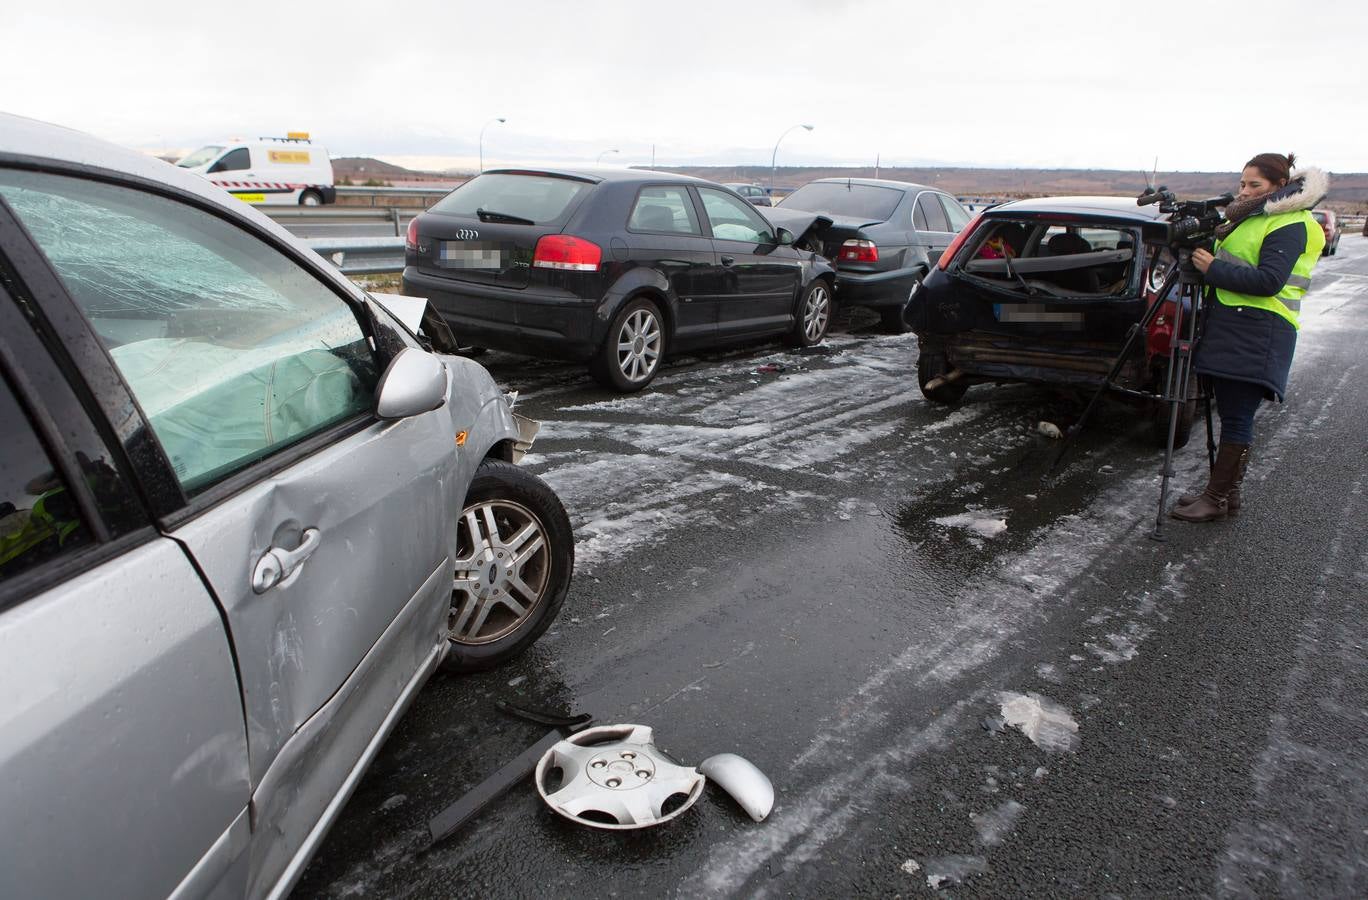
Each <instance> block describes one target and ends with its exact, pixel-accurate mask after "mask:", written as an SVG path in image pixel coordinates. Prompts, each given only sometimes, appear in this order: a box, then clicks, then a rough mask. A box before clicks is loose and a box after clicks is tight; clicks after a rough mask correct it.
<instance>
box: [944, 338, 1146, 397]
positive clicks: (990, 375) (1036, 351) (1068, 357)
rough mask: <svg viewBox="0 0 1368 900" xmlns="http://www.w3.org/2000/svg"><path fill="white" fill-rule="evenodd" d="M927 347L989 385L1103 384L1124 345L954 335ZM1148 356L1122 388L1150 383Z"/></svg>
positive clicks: (1129, 371) (1132, 367)
mask: <svg viewBox="0 0 1368 900" xmlns="http://www.w3.org/2000/svg"><path fill="white" fill-rule="evenodd" d="M925 340H926V343H928V344H930V343H934V344H935V345H936V346H937V347H942V348H944V351H945V358H946V362H947V363H949V365H950V368H952V369H960V370H961V371H963V372H964V373H965V374H966V375H968V376H971V377H974V378H979V379H983V380H987V381H1031V382H1037V383H1041V384H1061V385H1085V386H1088V385H1090V386H1094V387H1095V386H1097V385H1099V384H1101V383H1102V380H1103V378H1105V377H1106V374H1107V373H1108V372H1109V371H1111V367H1112V364H1113V363H1114V362H1115V361H1116V356H1117V354H1118V353H1120V351H1121V346H1120V345H1119V344H1117V345H1113V344H1110V343H1097V342H1082V341H1080V342H1077V343H1070V344H1062V345H1061V344H1049V343H1046V342H1042V341H1039V340H1030V339H1025V340H1023V339H1015V338H1011V337H1006V336H1003V335H996V334H988V333H986V332H981V331H966V332H961V333H959V334H956V335H953V336H950V337H934V338H933V337H930V336H928V337H927V338H926V339H925ZM1147 374H1148V373H1147V371H1146V364H1145V361H1144V359H1143V355H1137V356H1136V357H1134V358H1132V359H1131V360H1130V361H1128V362H1127V363H1126V365H1125V366H1123V367H1122V369H1121V371H1120V372H1119V373H1118V374H1117V383H1118V384H1119V385H1120V386H1122V387H1127V388H1132V389H1140V388H1142V387H1144V386H1145V384H1146V382H1147V381H1148V379H1147V377H1146V376H1147Z"/></svg>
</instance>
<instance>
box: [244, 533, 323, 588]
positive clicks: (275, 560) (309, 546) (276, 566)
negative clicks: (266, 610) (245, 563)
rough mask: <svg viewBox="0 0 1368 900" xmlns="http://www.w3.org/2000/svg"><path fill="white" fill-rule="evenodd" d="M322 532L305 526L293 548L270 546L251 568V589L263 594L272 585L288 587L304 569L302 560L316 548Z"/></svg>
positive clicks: (272, 586) (321, 537)
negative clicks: (297, 544) (296, 544)
mask: <svg viewBox="0 0 1368 900" xmlns="http://www.w3.org/2000/svg"><path fill="white" fill-rule="evenodd" d="M322 539H323V534H322V532H320V531H319V530H318V529H317V528H306V529H304V534H303V535H301V536H300V541H299V546H298V547H296V548H294V549H293V550H283V549H281V548H280V547H272V548H271V549H269V550H267V551H266V553H265V554H264V555H263V556H262V557H261V559H259V560H257V564H256V568H254V569H253V570H252V590H253V591H254V592H256V593H258V594H264V593H266V592H267V591H269V590H270V589H271V588H274V587H289V586H290V584H292V583H293V582H294V580H295V579H296V578H298V577H299V573H300V572H302V571H304V561H305V560H307V559H308V558H309V557H310V556H312V555H313V552H314V551H315V550H317V549H318V545H319V543H320V542H321V541H322Z"/></svg>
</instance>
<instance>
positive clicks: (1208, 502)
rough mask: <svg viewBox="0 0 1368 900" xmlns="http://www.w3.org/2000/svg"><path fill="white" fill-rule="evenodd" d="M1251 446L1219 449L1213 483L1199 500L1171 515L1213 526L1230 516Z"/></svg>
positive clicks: (1179, 507)
mask: <svg viewBox="0 0 1368 900" xmlns="http://www.w3.org/2000/svg"><path fill="white" fill-rule="evenodd" d="M1248 460H1249V445H1248V444H1226V443H1222V444H1221V445H1220V446H1219V447H1217V448H1216V463H1215V464H1214V465H1213V466H1212V467H1211V479H1210V480H1209V481H1208V482H1207V486H1206V490H1204V491H1202V493H1200V494H1198V495H1197V499H1196V500H1194V501H1193V502H1191V503H1188V504H1186V505H1182V506H1174V507H1173V511H1172V512H1170V513H1169V515H1171V516H1173V518H1175V519H1179V520H1181V521H1184V522H1213V521H1215V520H1217V519H1224V518H1225V517H1226V516H1227V515H1229V514H1230V492H1231V491H1232V490H1233V489H1234V488H1235V486H1236V485H1237V484H1239V482H1240V480H1241V479H1242V478H1243V475H1244V468H1245V466H1246V465H1248Z"/></svg>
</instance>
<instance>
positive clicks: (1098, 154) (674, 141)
mask: <svg viewBox="0 0 1368 900" xmlns="http://www.w3.org/2000/svg"><path fill="white" fill-rule="evenodd" d="M6 7H7V8H6V10H5V12H4V13H3V28H4V32H5V34H6V37H7V40H6V41H5V59H4V62H3V66H2V68H3V74H0V110H4V111H6V112H13V113H19V114H22V115H27V116H33V117H35V118H39V119H44V120H47V121H52V122H57V123H60V124H63V125H68V126H71V127H74V128H78V129H81V130H84V131H89V132H93V133H94V134H97V135H99V136H101V137H104V138H107V139H110V140H113V141H117V142H119V143H122V144H126V145H128V146H132V147H137V148H141V149H147V150H160V149H162V148H167V149H179V150H188V149H191V148H193V147H196V146H199V145H200V144H204V143H210V142H217V141H222V140H223V139H225V138H228V137H232V136H256V135H268V134H283V133H284V132H285V131H287V130H307V131H310V132H311V133H312V134H313V135H314V137H315V139H316V140H318V141H319V142H321V143H323V144H324V145H325V146H327V148H328V149H329V151H330V152H331V153H332V155H333V156H378V157H382V158H385V159H389V160H392V161H395V162H399V163H401V164H409V165H428V166H441V167H445V166H452V165H464V166H470V167H473V166H474V165H475V162H476V156H477V153H478V143H477V142H478V137H479V134H480V130H481V127H482V126H484V125H485V124H486V123H487V122H489V120H490V119H492V118H494V117H496V116H502V117H504V118H506V119H507V122H506V123H504V124H498V123H494V124H490V125H489V126H488V128H487V129H486V130H485V134H484V156H485V162H486V164H487V165H490V164H501V163H512V162H533V161H535V162H581V163H583V162H585V161H593V160H595V159H596V158H597V157H598V156H599V154H600V153H602V152H603V151H607V150H617V151H619V152H617V153H615V154H613V153H610V154H606V156H605V158H604V162H605V163H613V164H620V165H638V164H646V163H649V162H650V161H651V153H652V145H654V148H655V159H656V161H657V162H658V163H659V164H661V165H689V164H760V165H769V163H770V157H771V153H772V152H773V151H774V146H775V142H776V140H778V139H779V137H780V135H781V134H783V133H784V132H785V131H786V130H787V129H788V128H789V127H790V126H793V125H796V124H800V123H805V124H811V125H813V126H815V128H814V130H813V131H811V132H807V131H804V130H802V129H798V130H796V131H793V132H792V133H790V134H788V135H787V136H786V137H784V139H783V142H782V145H781V146H780V148H779V151H778V156H779V163H780V165H785V164H787V165H823V164H828V165H873V163H874V160H875V157H876V155H878V156H879V157H881V159H882V161H883V164H884V165H899V164H902V165H920V164H944V165H988V166H1032V167H1036V166H1039V167H1050V168H1061V167H1075V166H1077V167H1095V168H1115V169H1137V170H1138V169H1149V168H1150V167H1151V166H1152V165H1153V164H1154V160H1155V157H1156V156H1157V157H1158V160H1159V167H1160V169H1161V170H1162V171H1178V170H1198V169H1200V170H1218V171H1232V170H1236V169H1238V168H1239V166H1240V165H1241V164H1242V163H1243V162H1244V161H1245V160H1246V159H1248V158H1249V157H1250V156H1252V155H1254V154H1255V153H1259V152H1263V151H1278V152H1286V151H1289V150H1291V151H1295V152H1296V153H1297V154H1298V156H1299V157H1300V158H1301V159H1303V160H1305V161H1306V162H1307V163H1309V164H1315V165H1320V166H1322V167H1324V168H1327V169H1331V170H1335V171H1341V172H1348V171H1358V172H1362V171H1368V72H1366V71H1365V65H1364V60H1365V58H1366V57H1368V2H1363V0H1322V2H1315V3H1300V4H1297V3H1289V2H1286V0H1283V2H1266V0H1246V2H1244V3H1241V4H1238V5H1237V4H1233V3H1212V2H1206V0H1185V2H1170V0H1155V2H1150V3H1124V2H1115V0H1112V2H1106V0H1104V2H1098V0H1087V2H1073V0H1047V2H1026V0H1014V2H1010V3H1008V2H998V0H977V2H973V0H970V2H954V0H952V2H943V3H933V4H928V3H913V2H910V0H904V2H883V0H868V2H866V0H797V2H788V3H778V2H776V3H772V4H765V3H754V2H744V0H731V2H714V0H691V2H683V3H677V4H665V3H655V2H652V0H637V2H631V3H629V2H606V0H602V2H601V0H563V2H543V0H504V2H495V0H481V2H477V3H471V2H464V0H446V2H426V0H404V2H394V3H377V2H367V3H357V4H352V3H346V2H338V3H320V2H316V0H315V2H309V3H302V2H294V3H291V2H281V0H274V2H256V0H237V2H233V3H195V2H187V0H177V2H174V3H168V2H160V0H127V2H109V0H95V2H87V0H64V2H61V3H53V4H50V5H49V4H44V3H39V2H33V0H10V2H7V4H6Z"/></svg>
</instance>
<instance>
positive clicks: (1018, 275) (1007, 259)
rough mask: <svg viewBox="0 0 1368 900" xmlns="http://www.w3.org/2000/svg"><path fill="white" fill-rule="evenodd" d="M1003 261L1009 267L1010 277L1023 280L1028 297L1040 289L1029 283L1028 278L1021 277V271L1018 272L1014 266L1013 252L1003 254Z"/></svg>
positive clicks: (1008, 274) (1023, 287)
mask: <svg viewBox="0 0 1368 900" xmlns="http://www.w3.org/2000/svg"><path fill="white" fill-rule="evenodd" d="M1002 262H1003V265H1005V266H1006V267H1007V276H1008V277H1009V278H1015V279H1016V280H1017V281H1019V282H1021V287H1022V289H1023V290H1025V291H1026V296H1027V297H1034V296H1035V295H1036V293H1037V291H1038V288H1036V287H1034V286H1033V285H1030V284H1027V283H1026V279H1025V278H1022V277H1021V273H1020V272H1018V271H1017V270H1016V269H1015V268H1013V266H1012V257H1011V254H1008V253H1004V254H1002Z"/></svg>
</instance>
